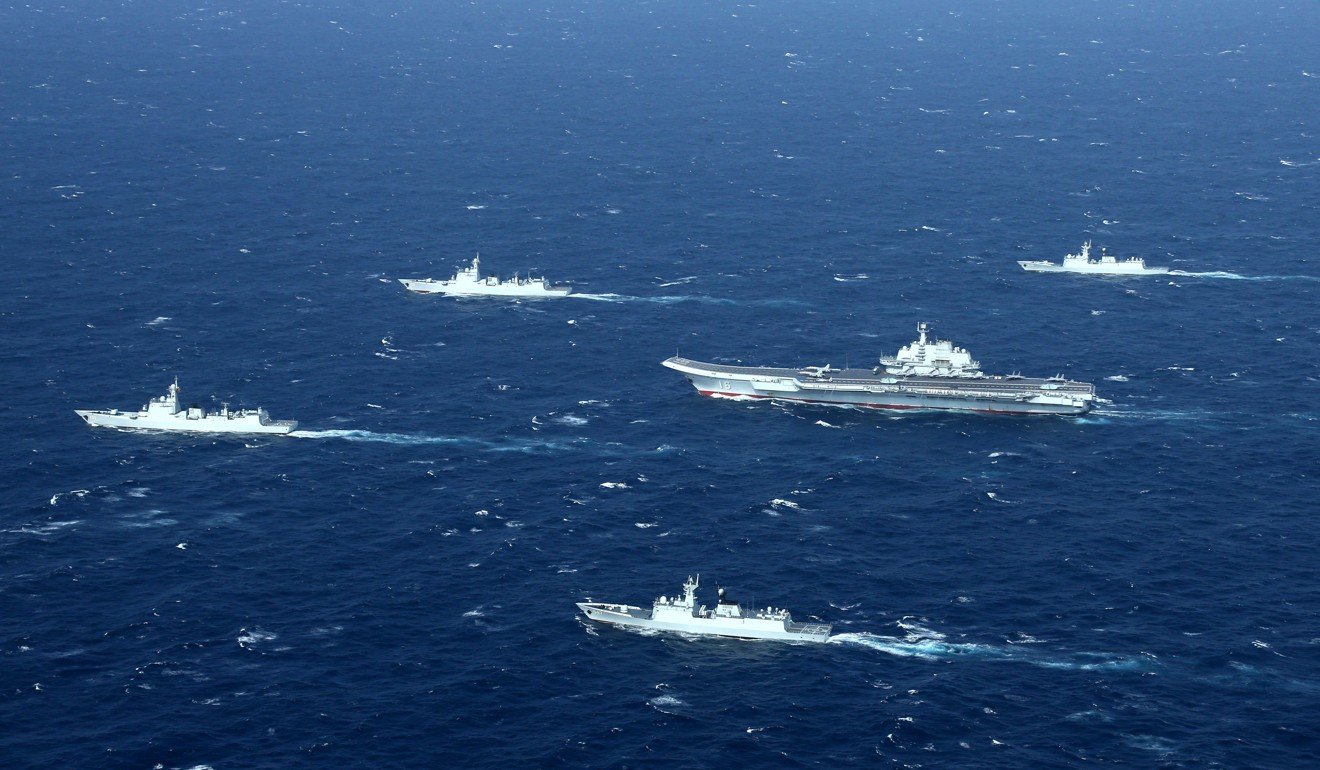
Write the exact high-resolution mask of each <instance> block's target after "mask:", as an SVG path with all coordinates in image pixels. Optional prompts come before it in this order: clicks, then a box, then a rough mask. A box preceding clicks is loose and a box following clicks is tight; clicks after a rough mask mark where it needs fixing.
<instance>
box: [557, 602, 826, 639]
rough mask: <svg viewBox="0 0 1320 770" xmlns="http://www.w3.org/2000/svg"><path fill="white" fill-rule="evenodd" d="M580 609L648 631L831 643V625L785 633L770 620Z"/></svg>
mask: <svg viewBox="0 0 1320 770" xmlns="http://www.w3.org/2000/svg"><path fill="white" fill-rule="evenodd" d="M578 608H579V609H581V610H582V613H583V614H584V615H586V616H587V618H589V619H591V620H594V621H596V622H598V623H605V624H607V625H613V626H623V627H626V628H644V629H650V630H653V631H666V632H672V633H682V634H695V635H700V636H718V637H724V638H728V639H767V640H772V641H778V642H815V643H820V642H826V641H829V636H830V635H829V626H825V625H820V626H817V628H821V629H824V630H823V631H813V632H806V633H804V632H795V631H785V630H782V629H778V628H776V627H775V624H773V623H769V622H767V621H757V620H752V619H747V620H744V619H737V618H709V619H707V618H695V617H694V618H692V619H691V620H682V621H669V620H655V619H653V618H651V617H650V615H651V613H649V612H647V611H646V610H643V609H642V608H641V607H624V606H621V605H603V604H592V603H587V602H583V603H579V604H578Z"/></svg>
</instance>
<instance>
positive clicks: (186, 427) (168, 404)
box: [74, 377, 298, 433]
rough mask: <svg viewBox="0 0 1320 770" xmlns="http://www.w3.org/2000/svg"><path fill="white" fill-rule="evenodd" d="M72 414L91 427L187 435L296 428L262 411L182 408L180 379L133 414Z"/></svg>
mask: <svg viewBox="0 0 1320 770" xmlns="http://www.w3.org/2000/svg"><path fill="white" fill-rule="evenodd" d="M74 412H76V413H77V414H78V416H79V417H81V418H82V419H83V422H86V423H87V424H88V425H90V426H92V427H94V428H126V429H133V430H168V431H183V432H189V433H290V432H292V431H293V429H294V428H297V427H298V423H297V421H295V420H272V419H270V415H269V414H266V410H265V409H260V408H258V409H254V410H247V409H237V410H233V411H231V410H230V409H229V405H228V404H225V405H223V406H222V407H221V408H220V411H218V412H207V411H206V410H205V409H203V408H202V407H200V406H189V407H184V406H183V405H182V404H181V403H180V402H179V379H178V378H177V377H176V378H174V382H172V383H170V387H169V390H167V391H166V392H165V395H163V396H157V397H156V398H153V399H151V400H150V401H148V402H147V403H146V405H145V406H143V407H142V408H141V409H139V410H137V411H135V412H123V411H120V410H118V409H75V410H74Z"/></svg>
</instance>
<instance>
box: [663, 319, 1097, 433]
mask: <svg viewBox="0 0 1320 770" xmlns="http://www.w3.org/2000/svg"><path fill="white" fill-rule="evenodd" d="M929 331H930V330H929V327H928V326H927V325H926V324H924V323H922V324H918V325H917V333H918V339H917V340H916V341H915V342H913V343H912V344H910V345H908V346H907V347H904V348H902V349H901V350H899V351H898V354H897V355H894V356H886V357H882V358H881V359H880V362H879V365H878V366H876V367H874V368H871V369H848V368H844V369H835V368H834V367H832V366H830V365H829V364H826V365H824V366H807V367H803V368H801V369H780V368H774V367H763V366H728V365H725V364H712V363H704V362H701V361H693V360H692V359H688V358H680V357H678V356H675V357H673V358H670V359H667V360H666V361H664V362H663V364H664V365H665V366H667V367H669V368H670V369H673V370H675V371H678V372H681V373H682V374H683V375H684V376H686V377H687V378H688V380H689V381H691V382H692V384H693V386H694V387H696V389H697V392H698V393H701V394H702V395H703V396H713V397H716V398H733V399H774V400H776V401H798V402H805V403H817V404H833V405H841V406H856V407H869V408H875V409H952V410H958V411H970V412H1009V413H1016V414H1062V415H1077V414H1085V413H1086V412H1088V411H1090V409H1091V407H1092V406H1093V405H1094V403H1095V386H1094V385H1092V384H1090V383H1086V382H1075V381H1072V380H1068V379H1065V378H1064V377H1063V376H1062V375H1056V376H1054V377H1049V378H1043V379H1042V378H1032V377H1023V376H1021V375H1018V374H1008V375H987V374H985V373H983V372H982V371H981V369H980V366H981V365H980V364H979V363H978V362H977V361H974V360H973V359H972V356H971V354H970V353H968V352H967V350H966V349H964V348H960V347H957V346H955V345H954V344H953V343H952V342H950V341H949V340H932V339H931V337H930V336H929Z"/></svg>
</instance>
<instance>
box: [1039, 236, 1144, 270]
mask: <svg viewBox="0 0 1320 770" xmlns="http://www.w3.org/2000/svg"><path fill="white" fill-rule="evenodd" d="M1018 264H1019V265H1021V266H1022V269H1023V270H1026V271H1028V272H1032V273H1088V274H1091V275H1167V274H1168V272H1169V268H1167V267H1146V260H1144V259H1142V258H1141V257H1131V258H1129V259H1124V260H1118V259H1115V258H1114V257H1111V256H1109V255H1108V254H1106V253H1104V249H1101V250H1100V258H1099V259H1091V242H1090V241H1087V242H1086V243H1083V244H1082V253H1080V254H1066V255H1064V257H1063V264H1061V265H1056V264H1054V263H1053V262H1046V261H1043V260H1037V261H1028V262H1018Z"/></svg>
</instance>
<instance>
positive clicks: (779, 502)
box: [770, 497, 802, 511]
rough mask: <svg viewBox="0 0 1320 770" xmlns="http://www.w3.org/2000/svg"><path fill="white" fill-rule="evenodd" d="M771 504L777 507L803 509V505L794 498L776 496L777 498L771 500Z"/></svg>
mask: <svg viewBox="0 0 1320 770" xmlns="http://www.w3.org/2000/svg"><path fill="white" fill-rule="evenodd" d="M770 504H771V505H773V506H775V507H777V508H792V509H793V510H795V511H797V510H801V509H802V506H801V505H798V504H797V503H795V502H793V501H792V500H784V499H783V498H779V497H776V498H775V499H773V500H771V501H770Z"/></svg>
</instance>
